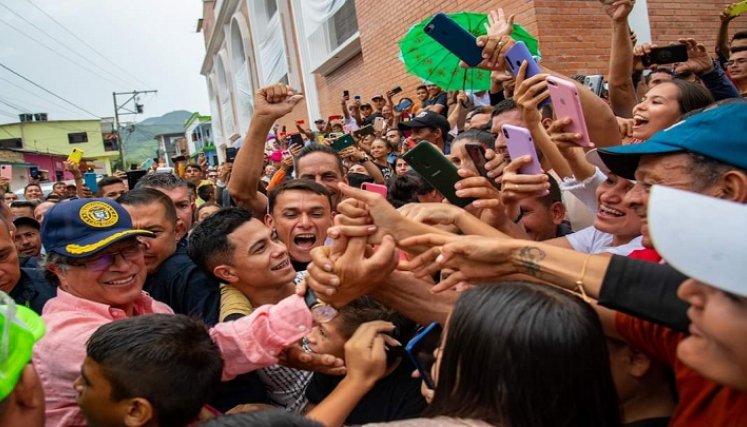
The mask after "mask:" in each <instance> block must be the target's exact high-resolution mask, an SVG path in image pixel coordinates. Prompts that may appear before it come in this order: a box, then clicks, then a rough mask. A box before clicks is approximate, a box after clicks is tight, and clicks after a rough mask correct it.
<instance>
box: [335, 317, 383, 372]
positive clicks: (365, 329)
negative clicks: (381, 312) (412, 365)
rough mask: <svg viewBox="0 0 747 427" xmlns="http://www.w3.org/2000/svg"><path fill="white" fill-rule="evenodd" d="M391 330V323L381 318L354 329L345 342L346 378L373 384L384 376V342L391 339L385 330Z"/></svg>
mask: <svg viewBox="0 0 747 427" xmlns="http://www.w3.org/2000/svg"><path fill="white" fill-rule="evenodd" d="M393 330H394V325H393V324H391V323H389V322H384V321H381V320H374V321H373V322H367V323H363V324H361V325H360V326H359V327H358V329H356V331H355V333H354V334H353V336H352V337H350V338H349V339H348V340H347V342H346V343H345V364H346V367H347V377H348V378H350V379H351V380H355V381H359V382H362V383H365V384H368V385H370V386H373V384H375V383H376V381H378V380H379V379H381V378H382V377H383V376H384V374H385V373H386V368H387V366H386V348H385V346H384V344H385V343H387V341H389V342H390V343H391V341H393V339H392V338H391V337H389V336H387V335H386V334H385V332H391V331H393ZM390 340H391V341H390Z"/></svg>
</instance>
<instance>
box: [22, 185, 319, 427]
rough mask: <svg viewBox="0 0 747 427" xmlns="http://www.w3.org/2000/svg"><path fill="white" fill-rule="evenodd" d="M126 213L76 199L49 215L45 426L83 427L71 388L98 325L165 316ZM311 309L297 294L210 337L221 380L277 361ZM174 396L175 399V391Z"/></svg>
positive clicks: (302, 330)
mask: <svg viewBox="0 0 747 427" xmlns="http://www.w3.org/2000/svg"><path fill="white" fill-rule="evenodd" d="M152 236H153V233H151V232H149V231H145V230H139V229H135V228H133V226H132V220H131V219H130V215H129V214H128V213H127V211H126V210H125V209H124V208H123V207H122V206H120V205H119V204H118V203H116V202H114V201H112V200H109V199H78V200H72V201H69V202H66V203H61V204H59V205H57V206H55V207H54V208H52V209H51V210H50V211H49V212H47V216H46V219H45V221H44V225H43V226H42V242H43V244H44V247H45V249H46V250H47V254H48V259H47V270H48V271H49V272H51V273H53V274H54V276H55V277H56V280H57V282H58V285H59V286H58V288H57V296H56V297H55V298H52V299H51V300H49V301H48V302H47V304H46V306H45V307H44V311H43V314H42V317H43V319H44V322H45V324H46V325H47V335H46V336H45V337H44V338H43V339H42V340H41V341H39V343H38V344H37V346H36V347H35V349H34V357H33V362H34V366H35V367H36V369H37V371H38V372H39V376H40V378H41V379H42V383H43V385H44V389H45V394H46V414H47V425H85V419H84V417H83V414H82V413H81V411H80V408H79V407H78V406H77V405H76V403H75V399H76V391H75V390H73V388H72V384H73V382H74V381H75V379H76V378H77V377H78V375H79V373H80V366H81V364H82V362H83V360H84V359H85V355H86V353H85V351H86V347H85V343H86V341H87V340H88V338H89V337H90V336H91V335H92V334H93V332H94V331H95V330H96V329H97V328H98V327H99V326H101V325H103V324H106V323H109V322H111V321H113V320H116V319H122V318H126V317H131V316H137V315H143V314H152V313H167V314H173V311H172V310H171V308H169V307H168V306H167V305H165V304H163V303H160V302H158V301H155V300H153V299H152V298H151V297H150V296H149V295H148V294H147V293H145V292H143V291H142V288H143V284H144V282H145V277H146V274H147V268H146V265H145V260H144V256H143V248H142V246H141V243H140V242H139V239H140V238H149V237H152ZM309 307H310V303H306V302H305V301H304V299H303V298H302V297H299V296H297V295H292V296H290V297H288V298H285V299H284V300H282V301H280V302H279V303H278V304H275V305H272V306H264V307H260V308H258V309H257V310H255V313H253V314H252V315H250V316H248V317H245V318H242V319H239V320H236V321H234V322H227V323H222V324H219V325H217V326H215V327H214V328H212V329H211V330H210V335H211V337H212V338H213V340H214V341H215V343H216V344H217V345H218V347H219V348H220V349H221V352H222V354H223V358H224V360H225V366H224V369H223V380H229V379H231V378H233V377H235V376H236V375H239V374H242V373H245V372H249V371H252V370H254V369H257V368H260V367H264V366H269V365H273V364H275V363H277V362H278V358H277V356H278V354H279V353H280V352H281V351H282V350H283V349H285V348H286V347H288V346H290V345H291V344H293V343H295V342H297V341H298V340H299V339H300V338H301V337H303V336H304V335H306V333H307V332H308V331H309V330H310V328H311V312H310V309H309ZM174 392H178V390H175V391H174Z"/></svg>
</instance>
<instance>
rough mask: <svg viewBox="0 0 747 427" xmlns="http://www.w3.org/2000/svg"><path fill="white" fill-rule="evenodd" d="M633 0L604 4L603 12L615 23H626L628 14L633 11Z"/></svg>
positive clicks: (617, 0) (619, 0) (618, 0)
mask: <svg viewBox="0 0 747 427" xmlns="http://www.w3.org/2000/svg"><path fill="white" fill-rule="evenodd" d="M633 3H634V2H633V0H616V1H614V2H612V3H607V2H605V4H604V12H605V13H606V14H607V16H609V17H610V18H612V20H613V21H615V22H627V20H628V16H630V12H631V11H632V10H633Z"/></svg>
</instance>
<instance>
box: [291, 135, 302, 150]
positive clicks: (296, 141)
mask: <svg viewBox="0 0 747 427" xmlns="http://www.w3.org/2000/svg"><path fill="white" fill-rule="evenodd" d="M288 139H289V140H290V142H289V143H288V147H289V148H290V147H292V146H294V145H300V146H301V148H303V137H302V136H301V134H300V133H292V134H290V135H289V137H288Z"/></svg>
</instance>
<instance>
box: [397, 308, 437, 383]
mask: <svg viewBox="0 0 747 427" xmlns="http://www.w3.org/2000/svg"><path fill="white" fill-rule="evenodd" d="M441 333H442V328H441V325H439V324H438V323H436V322H433V323H431V324H430V325H428V326H426V327H425V328H423V329H422V330H421V331H419V332H418V334H417V335H415V338H413V339H411V340H410V342H408V343H407V346H405V351H406V352H407V355H408V356H410V360H412V363H413V364H414V365H415V367H416V368H417V369H418V372H420V378H421V379H422V380H423V382H424V383H425V385H426V386H427V387H428V388H429V389H431V390H433V389H435V388H436V384H435V383H434V382H433V377H432V376H431V367H432V366H433V364H434V363H435V362H436V356H435V355H434V354H433V352H434V351H435V350H436V347H438V345H439V343H440V342H441Z"/></svg>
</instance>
